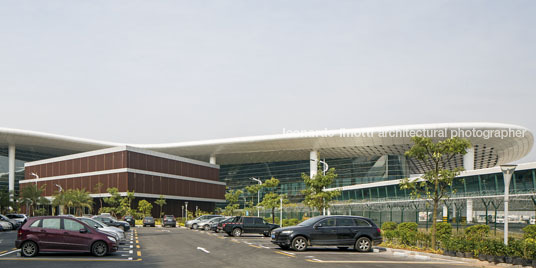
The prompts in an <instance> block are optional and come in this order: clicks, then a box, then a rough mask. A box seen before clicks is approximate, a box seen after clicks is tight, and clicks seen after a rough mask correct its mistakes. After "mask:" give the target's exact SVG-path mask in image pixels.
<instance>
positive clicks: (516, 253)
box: [506, 239, 523, 257]
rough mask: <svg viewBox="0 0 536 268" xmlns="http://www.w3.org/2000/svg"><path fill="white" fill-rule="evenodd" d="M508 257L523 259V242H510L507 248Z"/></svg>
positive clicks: (515, 240) (516, 240) (513, 240)
mask: <svg viewBox="0 0 536 268" xmlns="http://www.w3.org/2000/svg"><path fill="white" fill-rule="evenodd" d="M506 255H507V256H510V257H522V256H523V241H522V240H519V239H510V240H508V246H507V247H506Z"/></svg>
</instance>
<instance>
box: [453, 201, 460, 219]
mask: <svg viewBox="0 0 536 268" xmlns="http://www.w3.org/2000/svg"><path fill="white" fill-rule="evenodd" d="M452 218H456V222H458V221H459V219H458V215H456V205H455V204H452Z"/></svg>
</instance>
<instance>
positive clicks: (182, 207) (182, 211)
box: [181, 206, 184, 218]
mask: <svg viewBox="0 0 536 268" xmlns="http://www.w3.org/2000/svg"><path fill="white" fill-rule="evenodd" d="M181 216H182V218H184V206H181Z"/></svg>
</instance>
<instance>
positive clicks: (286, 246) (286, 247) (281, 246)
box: [279, 245, 290, 250]
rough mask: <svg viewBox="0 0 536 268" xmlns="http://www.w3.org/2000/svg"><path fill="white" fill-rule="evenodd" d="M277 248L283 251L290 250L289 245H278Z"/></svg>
mask: <svg viewBox="0 0 536 268" xmlns="http://www.w3.org/2000/svg"><path fill="white" fill-rule="evenodd" d="M279 247H280V248H281V249H284V250H287V249H289V248H290V246H289V245H279Z"/></svg>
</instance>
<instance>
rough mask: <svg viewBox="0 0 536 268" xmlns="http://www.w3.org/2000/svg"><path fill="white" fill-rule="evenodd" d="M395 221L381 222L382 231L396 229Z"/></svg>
mask: <svg viewBox="0 0 536 268" xmlns="http://www.w3.org/2000/svg"><path fill="white" fill-rule="evenodd" d="M397 225H398V224H397V223H396V222H393V221H386V222H384V223H383V224H382V231H394V230H396V227H397Z"/></svg>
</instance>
